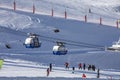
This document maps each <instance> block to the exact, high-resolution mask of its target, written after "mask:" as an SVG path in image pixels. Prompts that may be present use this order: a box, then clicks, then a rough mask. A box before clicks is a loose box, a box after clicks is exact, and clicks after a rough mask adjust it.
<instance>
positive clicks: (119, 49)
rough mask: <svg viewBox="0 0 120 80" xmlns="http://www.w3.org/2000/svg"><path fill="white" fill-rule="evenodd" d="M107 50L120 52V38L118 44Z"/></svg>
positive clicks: (115, 43)
mask: <svg viewBox="0 0 120 80" xmlns="http://www.w3.org/2000/svg"><path fill="white" fill-rule="evenodd" d="M107 50H112V51H120V38H119V40H118V41H117V42H114V43H113V45H112V46H111V47H108V48H107Z"/></svg>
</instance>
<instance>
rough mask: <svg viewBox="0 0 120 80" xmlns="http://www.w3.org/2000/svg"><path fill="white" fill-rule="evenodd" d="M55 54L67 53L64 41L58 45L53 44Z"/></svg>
mask: <svg viewBox="0 0 120 80" xmlns="http://www.w3.org/2000/svg"><path fill="white" fill-rule="evenodd" d="M53 54H54V55H65V54H67V48H66V47H65V45H64V44H63V43H62V42H57V45H55V46H53Z"/></svg>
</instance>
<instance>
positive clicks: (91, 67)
mask: <svg viewBox="0 0 120 80" xmlns="http://www.w3.org/2000/svg"><path fill="white" fill-rule="evenodd" d="M64 66H65V69H67V70H69V63H68V62H65V63H64ZM78 69H81V70H86V69H88V71H89V70H91V71H95V70H96V67H95V65H90V64H88V65H86V64H85V63H79V64H78ZM51 71H52V63H50V64H49V68H47V76H49V74H50V72H51ZM74 72H75V67H72V73H73V74H74ZM84 75H85V74H84ZM99 75H100V73H99V69H98V70H97V78H99Z"/></svg>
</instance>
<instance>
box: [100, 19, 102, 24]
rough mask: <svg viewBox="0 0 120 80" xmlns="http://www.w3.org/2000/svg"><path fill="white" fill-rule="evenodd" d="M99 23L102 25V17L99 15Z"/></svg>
mask: <svg viewBox="0 0 120 80" xmlns="http://www.w3.org/2000/svg"><path fill="white" fill-rule="evenodd" d="M100 25H102V18H101V17H100Z"/></svg>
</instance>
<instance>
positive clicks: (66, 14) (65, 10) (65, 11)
mask: <svg viewBox="0 0 120 80" xmlns="http://www.w3.org/2000/svg"><path fill="white" fill-rule="evenodd" d="M65 19H67V11H66V10H65Z"/></svg>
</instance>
